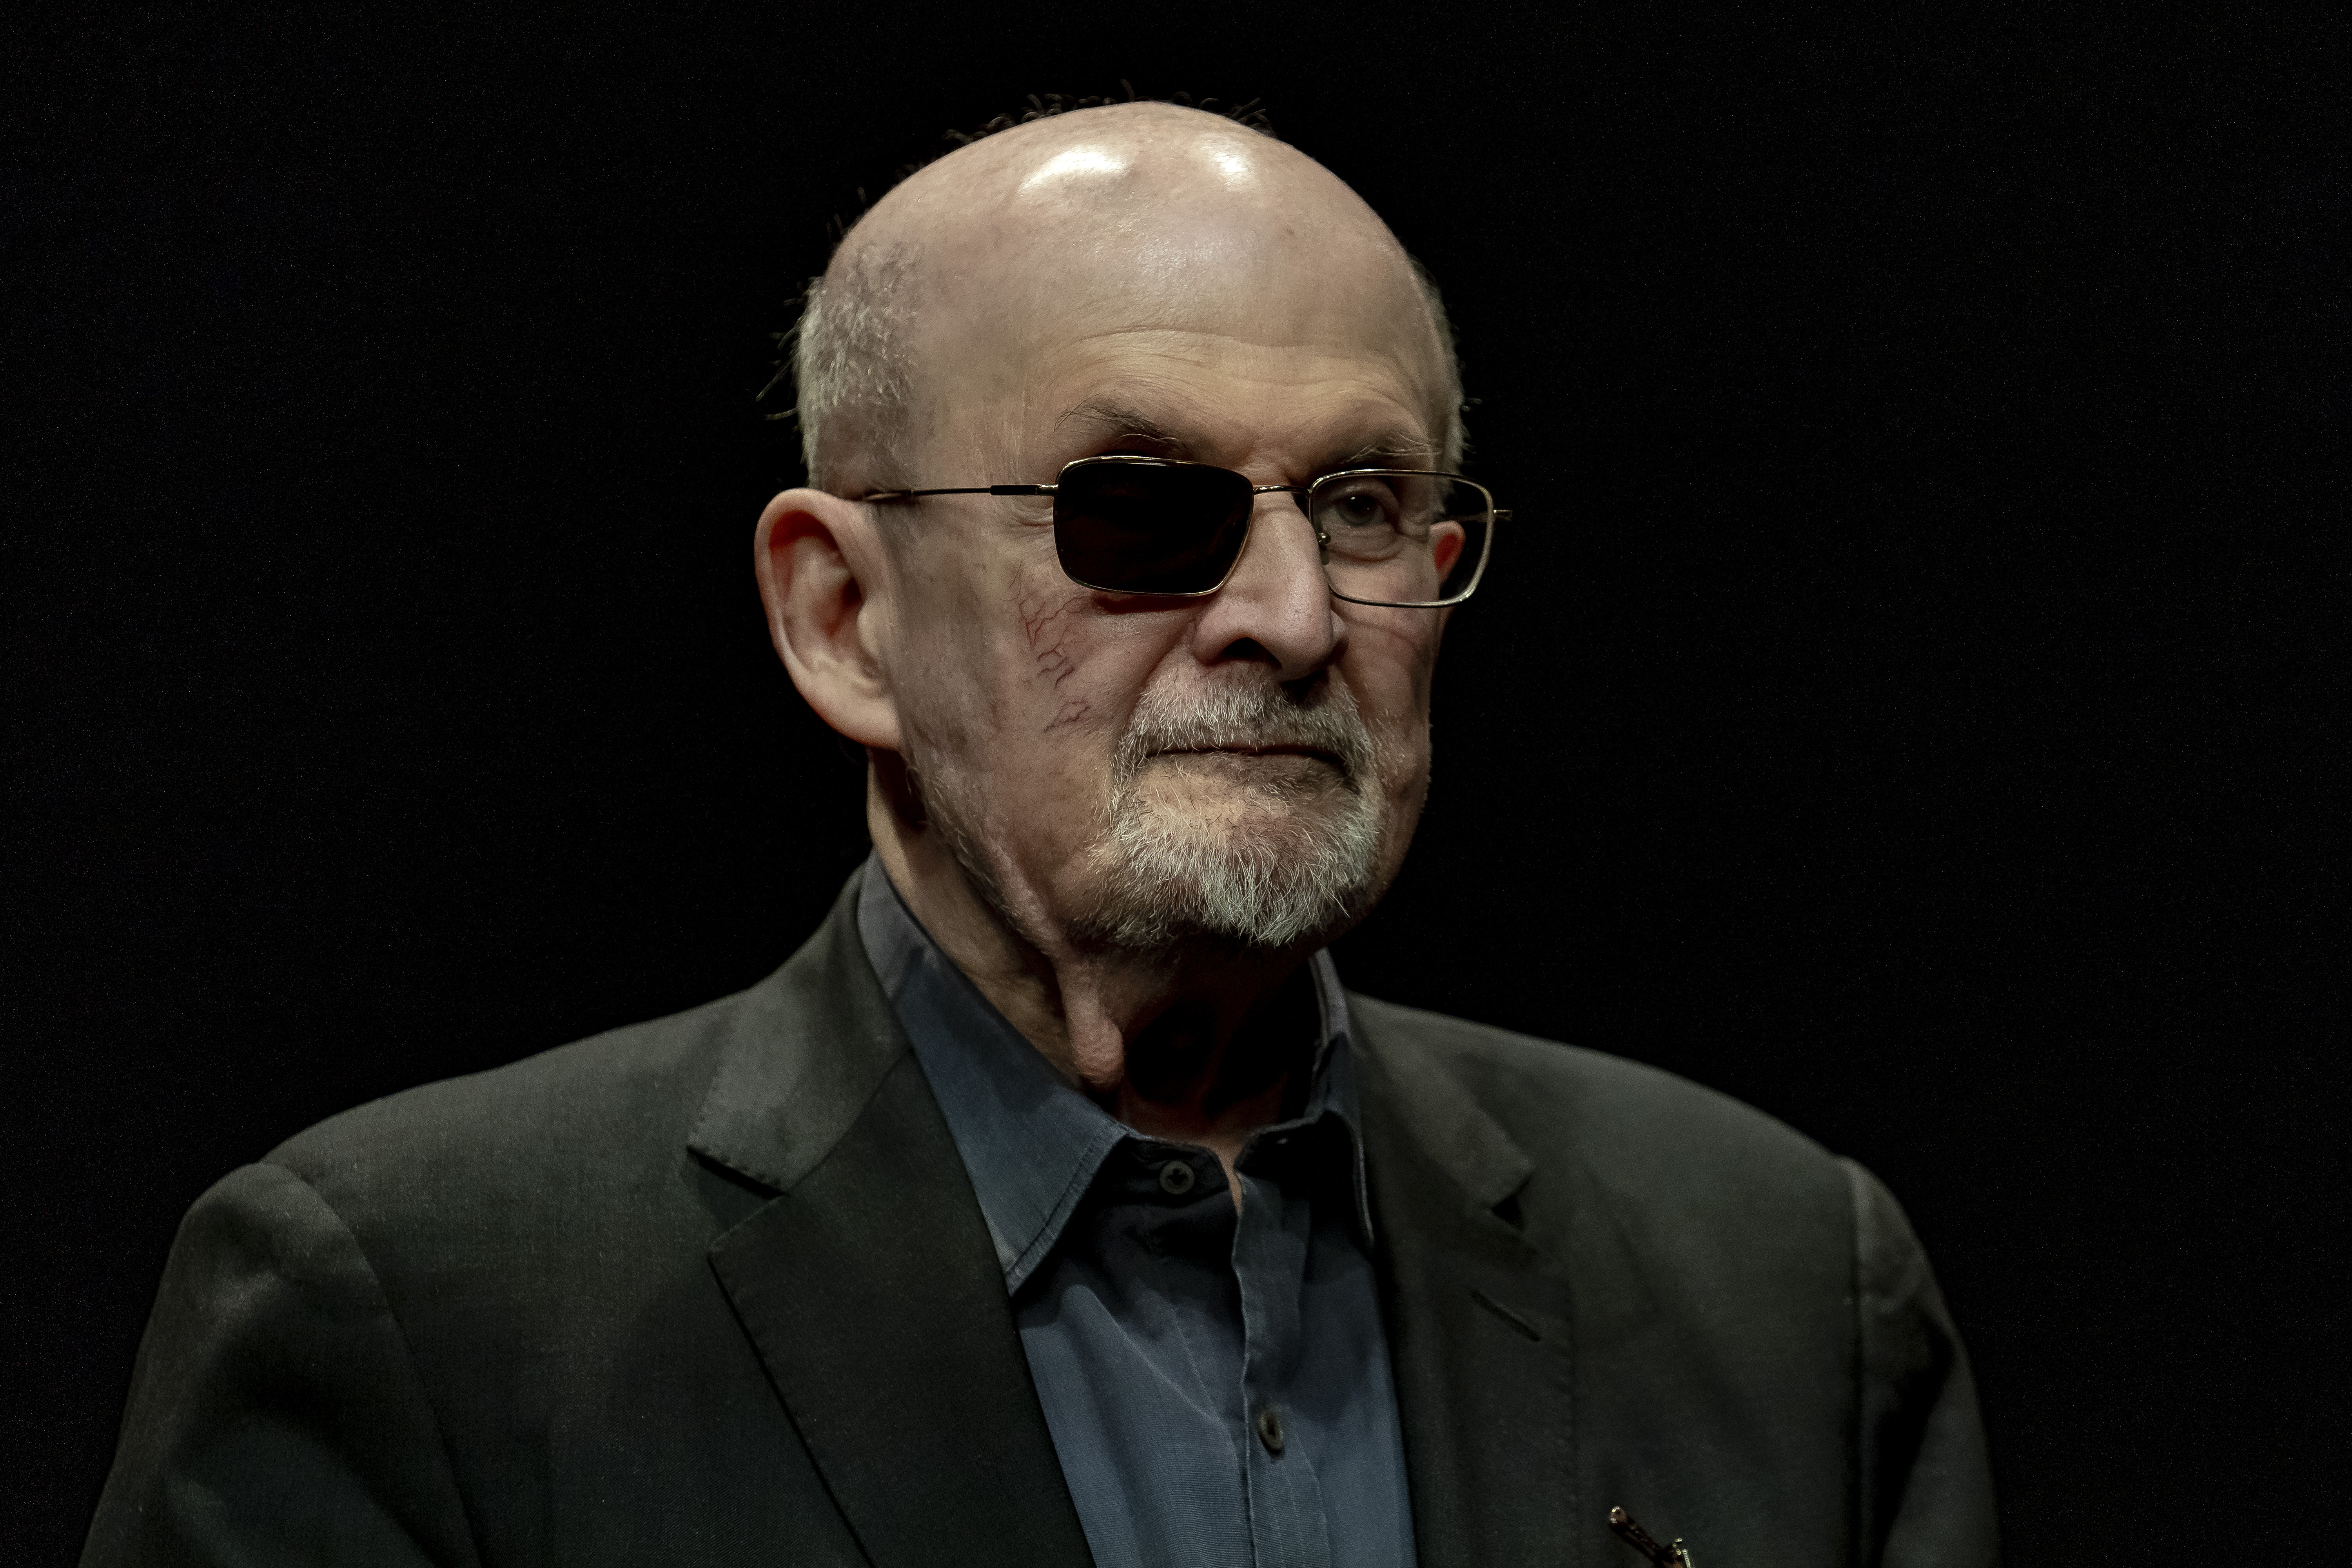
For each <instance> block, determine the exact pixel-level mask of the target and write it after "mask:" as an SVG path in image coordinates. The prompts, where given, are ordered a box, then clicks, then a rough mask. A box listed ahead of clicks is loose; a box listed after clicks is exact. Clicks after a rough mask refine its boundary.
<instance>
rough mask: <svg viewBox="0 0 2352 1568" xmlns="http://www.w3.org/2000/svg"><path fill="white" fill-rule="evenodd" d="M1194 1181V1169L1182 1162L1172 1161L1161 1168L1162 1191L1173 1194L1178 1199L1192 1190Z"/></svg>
mask: <svg viewBox="0 0 2352 1568" xmlns="http://www.w3.org/2000/svg"><path fill="white" fill-rule="evenodd" d="M1194 1180H1195V1178H1194V1176H1193V1174H1192V1166H1190V1165H1188V1164H1186V1163H1184V1162H1183V1161H1181V1160H1171V1161H1169V1162H1168V1163H1166V1164H1164V1165H1162V1166H1160V1190H1161V1191H1163V1192H1168V1193H1172V1194H1175V1195H1176V1196H1178V1197H1182V1196H1183V1195H1184V1194H1186V1193H1189V1192H1191V1191H1192V1183H1193V1181H1194Z"/></svg>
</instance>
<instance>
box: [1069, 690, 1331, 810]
mask: <svg viewBox="0 0 2352 1568" xmlns="http://www.w3.org/2000/svg"><path fill="white" fill-rule="evenodd" d="M1275 750H1283V751H1302V752H1320V753H1322V754H1323V755H1326V756H1328V757H1329V758H1330V759H1331V760H1332V761H1333V762H1335V763H1338V764H1339V773H1340V776H1341V777H1342V779H1343V780H1344V781H1345V782H1346V783H1347V784H1348V787H1349V788H1350V789H1354V788H1357V787H1359V786H1360V784H1362V782H1363V781H1365V780H1367V779H1369V778H1370V777H1371V774H1372V763H1373V745H1372V733H1371V731H1370V728H1368V727H1367V726H1366V725H1365V723H1364V720H1363V715H1362V714H1361V713H1360V712H1358V711H1357V709H1356V699H1355V697H1354V695H1353V694H1352V693H1350V692H1349V690H1348V689H1347V688H1346V687H1343V686H1339V685H1338V684H1336V683H1333V682H1328V681H1327V682H1324V683H1323V684H1321V685H1319V686H1318V688H1317V689H1316V690H1315V692H1314V694H1313V695H1312V696H1310V697H1308V698H1306V699H1304V700H1301V699H1299V698H1296V697H1293V696H1291V695H1290V693H1289V692H1288V691H1286V690H1285V689H1283V688H1281V687H1279V686H1276V685H1272V684H1267V685H1264V686H1235V687H1226V688H1221V689H1215V690H1212V691H1208V692H1204V693H1199V694H1194V695H1190V696H1184V697H1178V696H1174V695H1172V694H1170V693H1166V692H1161V691H1157V690H1148V691H1146V692H1145V693H1144V694H1143V696H1142V698H1141V700H1139V701H1138V702H1137V703H1136V705H1135V711H1134V713H1133V714H1131V715H1130V716H1129V719H1128V723H1127V730H1126V732H1125V733H1124V734H1122V735H1121V736H1120V737H1119V742H1118V756H1117V758H1116V768H1117V773H1118V778H1119V781H1120V782H1121V783H1122V784H1124V783H1127V782H1129V781H1131V780H1132V779H1133V778H1134V776H1135V774H1136V773H1137V772H1138V771H1139V769H1141V768H1142V766H1143V764H1144V763H1146V762H1148V761H1150V759H1151V758H1152V757H1154V756H1157V755H1159V754H1160V753H1162V752H1212V751H1241V752H1262V751H1275Z"/></svg>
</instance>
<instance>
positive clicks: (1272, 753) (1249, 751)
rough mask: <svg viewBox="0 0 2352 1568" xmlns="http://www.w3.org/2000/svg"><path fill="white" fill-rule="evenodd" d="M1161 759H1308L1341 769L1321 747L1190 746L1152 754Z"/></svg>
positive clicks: (1334, 757) (1336, 757)
mask: <svg viewBox="0 0 2352 1568" xmlns="http://www.w3.org/2000/svg"><path fill="white" fill-rule="evenodd" d="M1152 755H1154V756H1159V757H1307V758H1311V759H1313V760H1314V761H1316V762H1318V763H1329V764H1330V765H1331V766H1333V767H1335V768H1336V767H1339V765H1340V764H1339V757H1338V756H1337V755H1335V754H1334V753H1332V752H1327V751H1325V750H1323V749H1322V748H1321V747H1319V746H1293V745H1270V746H1188V747H1184V748H1181V749H1171V750H1169V751H1165V752H1153V753H1152Z"/></svg>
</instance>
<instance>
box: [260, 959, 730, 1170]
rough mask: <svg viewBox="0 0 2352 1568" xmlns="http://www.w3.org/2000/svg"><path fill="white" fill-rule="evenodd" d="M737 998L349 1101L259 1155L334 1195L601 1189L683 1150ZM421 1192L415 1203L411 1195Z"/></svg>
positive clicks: (728, 1031)
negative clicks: (514, 1187)
mask: <svg viewBox="0 0 2352 1568" xmlns="http://www.w3.org/2000/svg"><path fill="white" fill-rule="evenodd" d="M751 994H752V993H750V992H743V993H738V994H735V995H731V996H726V997H722V998H720V999H719V1000H718V1001H715V1002H710V1003H707V1004H705V1005H702V1006H699V1007H696V1008H692V1009H690V1010H688V1011H687V1012H684V1013H678V1014H674V1015H672V1016H668V1017H665V1018H656V1019H652V1020H649V1021H647V1022H645V1023H640V1024H632V1025H629V1026H625V1027H623V1028H618V1029H612V1030H608V1031H606V1032H605V1033H604V1034H601V1035H595V1036H592V1037H589V1038H587V1039H584V1040H577V1041H574V1042H572V1044H570V1045H565V1046H559V1047H555V1048H554V1049H551V1050H547V1051H541V1052H540V1053H539V1054H537V1055H535V1056H530V1057H526V1058H522V1059H521V1060H520V1061H515V1062H509V1063H508V1064H507V1065H505V1066H503V1067H499V1068H490V1069H488V1070H487V1071H484V1072H478V1073H470V1074H467V1075H466V1076H464V1077H460V1078H453V1079H442V1080H440V1081H438V1082H435V1083H427V1084H422V1085H419V1086H418V1087H416V1088H415V1089H404V1090H402V1091H400V1092H399V1093H396V1094H392V1095H387V1096H385V1097H384V1098H383V1099H382V1100H372V1101H370V1102H368V1103H367V1104H364V1105H360V1106H355V1107H353V1108H352V1109H351V1110H346V1111H343V1112H341V1113H340V1114H338V1115H335V1116H331V1117H329V1118H328V1119H327V1120H325V1121H321V1122H319V1123H318V1124H316V1125H315V1126H312V1127H310V1128H308V1129H306V1130H305V1131H301V1132H299V1133H297V1134H295V1135H294V1136H293V1137H291V1138H289V1139H288V1140H287V1141H286V1142H283V1143H281V1144H279V1145H278V1147H277V1148H276V1149H274V1150H272V1151H270V1152H269V1153H268V1156H267V1160H268V1163H271V1164H275V1165H279V1166H283V1167H285V1168H286V1169H288V1170H290V1171H292V1172H293V1173H295V1174H297V1175H299V1176H301V1177H302V1178H303V1179H305V1180H306V1181H308V1182H310V1184H312V1185H314V1186H316V1187H318V1188H320V1192H321V1193H322V1194H324V1195H325V1196H327V1197H328V1199H329V1201H330V1202H332V1203H336V1204H337V1205H338V1206H339V1207H340V1206H341V1204H342V1202H343V1200H344V1199H345V1198H348V1197H356V1196H360V1195H362V1194H373V1195H376V1196H382V1195H383V1194H384V1193H385V1191H386V1189H387V1188H390V1187H402V1188H408V1189H417V1188H423V1187H434V1186H442V1185H448V1186H456V1185H461V1184H470V1185H475V1186H488V1187H490V1188H497V1187H500V1186H502V1185H506V1184H509V1182H510V1181H511V1180H512V1179H514V1178H516V1177H518V1176H519V1175H520V1174H521V1173H525V1172H529V1173H531V1179H532V1180H533V1181H534V1182H535V1183H537V1184H544V1183H545V1182H547V1181H548V1180H550V1179H551V1178H555V1179H562V1178H566V1177H568V1178H572V1179H582V1180H599V1179H603V1180H609V1179H611V1178H612V1177H613V1176H614V1175H617V1174H619V1173H621V1172H623V1171H624V1170H625V1168H626V1167H627V1166H628V1165H629V1164H630V1163H633V1161H636V1160H639V1159H642V1158H643V1157H645V1156H647V1155H655V1154H656V1152H658V1154H659V1156H661V1157H665V1158H667V1157H670V1156H672V1155H673V1154H674V1153H675V1152H677V1151H682V1150H683V1148H684V1146H685V1142H686V1139H687V1136H688V1131H689V1130H690V1128H691V1124H692V1121H693V1119H694V1117H695V1115H696V1113H697V1111H698V1109H699V1107H700V1103H701V1098H702V1094H703V1091H704V1089H706V1087H707V1086H708V1084H709V1079H710V1076H711V1074H712V1072H713V1071H714V1070H715V1067H716V1062H717V1058H718V1054H719V1049H720V1047H721V1045H722V1043H723V1041H724V1040H725V1039H726V1038H727V1037H728V1036H729V1035H730V1033H731V1032H733V1031H734V1030H735V1029H736V1028H737V1027H739V1026H740V1014H741V1012H742V1011H743V1008H744V1005H745V1001H746V998H748V997H750V996H751ZM420 1195H421V1194H420Z"/></svg>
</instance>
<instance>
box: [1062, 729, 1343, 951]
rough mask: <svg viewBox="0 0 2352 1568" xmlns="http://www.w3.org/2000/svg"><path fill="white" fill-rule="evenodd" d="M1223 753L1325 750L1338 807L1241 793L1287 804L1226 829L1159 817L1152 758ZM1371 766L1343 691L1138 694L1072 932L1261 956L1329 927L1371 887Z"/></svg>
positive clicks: (1263, 791)
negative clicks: (1094, 877) (1092, 894)
mask: <svg viewBox="0 0 2352 1568" xmlns="http://www.w3.org/2000/svg"><path fill="white" fill-rule="evenodd" d="M1229 746H1244V747H1264V746H1307V747H1312V748H1314V749H1316V750H1318V751H1322V752H1329V753H1330V754H1331V755H1332V756H1334V757H1336V758H1338V759H1339V766H1340V773H1341V784H1342V786H1343V789H1344V799H1343V802H1342V804H1341V806H1340V809H1339V812H1338V813H1337V814H1336V815H1332V816H1324V815H1322V814H1320V813H1315V814H1312V815H1309V814H1308V813H1307V812H1306V811H1304V810H1300V809H1298V806H1300V805H1304V801H1305V798H1306V797H1308V796H1310V795H1322V794H1324V793H1325V791H1324V790H1323V789H1322V788H1313V787H1308V786H1300V785H1295V784H1294V785H1290V786H1287V787H1286V786H1284V785H1282V784H1267V785H1262V786H1253V789H1254V792H1255V793H1256V794H1258V795H1260V797H1261V801H1262V803H1263V804H1264V805H1266V806H1272V807H1276V808H1281V807H1284V806H1285V805H1289V806H1290V809H1287V810H1283V809H1277V810H1276V811H1273V812H1270V813H1268V814H1267V816H1268V817H1269V818H1271V819H1270V820H1253V821H1248V822H1245V823H1244V824H1242V825H1241V826H1239V828H1238V829H1237V830H1236V829H1229V828H1226V827H1223V826H1220V825H1218V824H1215V823H1212V822H1208V821H1203V820H1202V819H1201V818H1199V817H1197V816H1192V814H1190V813H1186V812H1182V811H1178V810H1171V809H1169V808H1168V807H1166V806H1164V805H1160V804H1159V803H1157V802H1155V801H1154V800H1152V799H1151V798H1150V796H1148V795H1144V794H1143V793H1142V792H1141V791H1140V790H1139V788H1138V784H1139V779H1140V778H1141V775H1142V773H1143V771H1144V769H1145V768H1146V767H1147V766H1148V765H1149V764H1150V760H1151V759H1152V758H1153V757H1154V756H1155V755H1157V754H1159V753H1160V752H1170V751H1200V750H1209V749H1213V748H1217V747H1229ZM1377 760H1378V759H1377V756H1376V752H1375V749H1374V746H1373V742H1372V735H1371V731H1370V730H1369V729H1368V728H1367V727H1366V726H1365V724H1364V721H1363V718H1362V716H1361V715H1360V714H1359V713H1358V712H1357V710H1356V703H1355V699H1354V698H1353V697H1352V696H1351V695H1349V692H1348V690H1347V689H1346V688H1344V687H1340V686H1337V685H1332V684H1326V685H1324V686H1322V687H1321V688H1320V689H1318V692H1317V694H1316V696H1315V698H1314V699H1313V700H1310V701H1307V702H1300V701H1297V700H1294V699H1292V698H1291V697H1290V696H1289V695H1288V694H1287V693H1286V692H1285V691H1284V690H1283V689H1281V688H1280V687H1278V686H1275V685H1272V684H1271V683H1269V684H1266V685H1264V686H1252V687H1247V688H1240V689H1229V690H1224V691H1220V692H1217V693H1215V694H1213V695H1212V696H1210V697H1208V698H1206V699H1204V700H1198V701H1193V702H1186V703H1182V704H1181V705H1180V704H1179V703H1177V702H1174V701H1171V700H1167V699H1164V698H1160V697H1157V696H1155V695H1154V694H1153V693H1150V692H1146V693H1145V694H1144V697H1143V700H1142V701H1140V702H1139V703H1138V704H1137V706H1136V710H1135V714H1134V717H1133V718H1132V719H1131V720H1130V721H1129V724H1128V729H1127V732H1126V734H1124V735H1123V736H1121V737H1120V739H1119V744H1118V752H1117V753H1116V755H1115V756H1114V757H1113V759H1112V773H1111V796H1110V802H1109V830H1108V832H1107V833H1106V834H1105V835H1104V837H1103V838H1102V839H1101V841H1100V842H1099V843H1098V844H1097V847H1096V849H1095V852H1094V859H1095V863H1096V865H1097V867H1098V868H1100V870H1101V872H1102V874H1103V875H1102V883H1101V893H1100V897H1099V898H1098V899H1097V902H1096V904H1095V907H1094V908H1093V909H1091V910H1087V912H1086V913H1085V914H1084V915H1083V916H1082V917H1081V918H1079V919H1077V920H1076V921H1073V922H1072V930H1071V934H1072V935H1073V936H1075V937H1076V938H1078V939H1079V940H1080V941H1082V942H1097V943H1101V944H1104V945H1107V946H1110V947H1117V948H1126V949H1131V950H1144V951H1156V950H1164V949H1167V948H1170V947H1173V946H1177V945H1179V944H1181V943H1184V942H1195V941H1208V942H1219V943H1228V944H1232V945H1234V946H1239V947H1244V948H1256V949H1261V950H1265V949H1281V948H1287V947H1291V946H1293V945H1295V944H1297V943H1300V942H1305V941H1307V940H1308V939H1311V938H1314V937H1318V936H1325V935H1328V934H1329V933H1331V932H1333V931H1338V930H1339V928H1340V927H1341V926H1342V925H1344V924H1345V923H1346V922H1348V921H1349V920H1351V919H1352V918H1354V917H1355V916H1356V915H1358V914H1360V913H1361V912H1362V910H1363V909H1364V908H1365V907H1366V906H1367V905H1369V903H1370V900H1371V897H1372V896H1373V895H1374V894H1375V893H1376V892H1377V889H1375V887H1374V885H1373V883H1374V879H1375V877H1376V876H1377V873H1378V862H1379V852H1380V841H1381V802H1380V794H1379V788H1378V783H1377V781H1378V779H1379V777H1380V774H1379V770H1378V768H1377V766H1376V763H1377Z"/></svg>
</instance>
